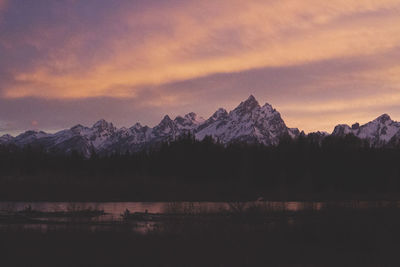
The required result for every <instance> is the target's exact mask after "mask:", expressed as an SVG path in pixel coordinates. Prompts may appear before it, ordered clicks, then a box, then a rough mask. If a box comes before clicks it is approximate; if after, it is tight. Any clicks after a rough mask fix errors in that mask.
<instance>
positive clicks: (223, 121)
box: [195, 95, 299, 145]
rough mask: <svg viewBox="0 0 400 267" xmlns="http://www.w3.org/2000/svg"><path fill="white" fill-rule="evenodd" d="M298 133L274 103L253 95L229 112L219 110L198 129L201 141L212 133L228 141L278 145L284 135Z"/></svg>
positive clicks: (223, 141)
mask: <svg viewBox="0 0 400 267" xmlns="http://www.w3.org/2000/svg"><path fill="white" fill-rule="evenodd" d="M298 132H299V131H298V130H297V129H295V130H292V129H289V128H287V127H286V125H285V122H284V121H283V120H282V118H281V115H280V114H279V112H278V111H276V110H275V109H274V108H272V106H271V105H269V104H265V105H264V106H260V105H259V103H258V102H257V100H256V99H255V98H254V96H252V95H251V96H250V97H249V98H248V99H247V100H246V101H243V102H241V103H240V104H239V106H237V107H236V108H235V109H234V110H232V111H231V112H229V113H227V112H226V111H225V110H224V109H219V110H218V111H217V112H215V113H214V114H213V115H212V116H211V117H210V118H209V119H208V120H207V121H205V122H204V124H203V125H201V127H199V128H198V129H197V130H196V131H195V136H196V138H197V139H199V140H202V139H203V138H204V137H205V136H212V137H213V138H214V139H216V140H219V141H220V142H222V143H224V144H226V143H230V142H238V141H239V142H251V143H262V144H265V145H276V144H278V142H279V139H280V138H281V137H283V136H285V135H292V136H296V135H298Z"/></svg>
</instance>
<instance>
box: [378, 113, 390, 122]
mask: <svg viewBox="0 0 400 267" xmlns="http://www.w3.org/2000/svg"><path fill="white" fill-rule="evenodd" d="M374 121H376V122H379V123H382V124H385V123H386V122H387V121H391V118H390V116H389V115H388V114H386V113H385V114H382V115H381V116H379V117H378V118H376V119H375V120H374Z"/></svg>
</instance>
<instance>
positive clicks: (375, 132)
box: [332, 114, 400, 147]
mask: <svg viewBox="0 0 400 267" xmlns="http://www.w3.org/2000/svg"><path fill="white" fill-rule="evenodd" d="M347 134H353V135H354V136H357V137H358V138H361V139H365V140H368V141H369V143H370V144H371V145H372V146H376V147H379V146H383V145H385V144H390V143H395V142H397V141H398V140H399V137H400V122H396V121H393V120H392V119H391V118H390V117H389V115H387V114H383V115H381V116H379V117H378V118H376V119H375V120H373V121H370V122H368V123H366V124H364V125H361V126H360V125H359V124H358V123H355V124H353V125H352V126H351V127H350V126H349V125H346V124H340V125H337V126H336V127H335V129H334V130H333V132H332V135H334V136H344V135H347Z"/></svg>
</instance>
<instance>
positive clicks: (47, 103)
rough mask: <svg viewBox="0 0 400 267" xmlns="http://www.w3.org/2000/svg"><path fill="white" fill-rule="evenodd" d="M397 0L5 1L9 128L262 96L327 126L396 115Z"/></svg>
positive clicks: (286, 113)
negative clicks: (325, 0) (383, 115)
mask: <svg viewBox="0 0 400 267" xmlns="http://www.w3.org/2000/svg"><path fill="white" fill-rule="evenodd" d="M399 14H400V2H399V1H398V0H380V1H376V0H367V1H364V2H359V1H355V0H346V1H343V0H333V1H329V2H321V1H317V0H307V1H301V2H299V1H292V0H283V1H279V2H274V1H272V2H269V1H267V2H266V1H260V0H252V1H245V2H243V1H238V0H233V1H232V0H229V1H228V0H219V1H204V2H201V3H198V2H197V1H191V0H190V1H182V0H172V1H168V3H166V2H165V1H160V0H151V1H145V0H135V1H129V0H117V1H112V2H111V1H107V0H97V1H69V0H62V1H34V2H33V1H29V0H19V1H11V0H0V57H1V58H2V60H1V61H0V136H1V135H4V134H11V135H14V136H15V135H17V134H18V133H22V132H25V131H27V130H30V129H40V130H43V131H46V132H55V131H58V130H62V129H67V128H70V127H72V126H74V125H76V124H82V125H92V124H93V123H94V122H96V121H98V120H99V119H101V118H103V119H105V120H107V121H110V122H112V123H113V124H114V125H116V126H118V128H120V127H122V126H126V127H130V126H129V125H133V124H135V123H136V122H140V123H141V124H143V125H149V126H150V127H153V126H154V125H157V124H158V123H159V121H160V119H161V118H162V117H163V116H164V115H165V114H168V115H169V116H170V117H171V118H174V117H176V116H178V115H182V114H187V113H189V112H195V113H196V114H198V115H200V116H202V117H204V118H208V117H209V116H211V115H212V114H213V113H214V111H215V110H217V109H218V108H220V107H223V108H225V109H226V110H232V109H233V108H234V107H236V106H237V103H240V101H242V100H243V99H245V98H246V96H248V95H250V94H253V95H255V96H257V99H258V100H259V102H260V103H265V102H267V103H270V104H271V105H273V107H274V108H275V109H276V110H278V111H279V113H280V114H281V117H282V118H283V120H284V121H285V123H286V125H287V126H288V127H290V128H298V129H299V130H304V131H305V132H307V133H309V132H315V131H326V132H329V133H331V132H332V131H333V129H334V127H335V126H336V125H338V124H348V125H351V124H353V123H355V122H359V123H360V124H364V123H367V122H369V121H371V120H373V119H374V118H376V117H378V116H380V115H381V114H385V113H387V114H390V116H391V117H392V119H394V120H396V119H397V120H400V106H399V105H398V103H399V101H400V79H399V77H400V63H399V62H398V60H397V59H398V58H399V57H400V16H399Z"/></svg>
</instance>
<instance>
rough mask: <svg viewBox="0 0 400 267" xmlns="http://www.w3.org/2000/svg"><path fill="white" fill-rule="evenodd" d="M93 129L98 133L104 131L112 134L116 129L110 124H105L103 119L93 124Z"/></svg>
mask: <svg viewBox="0 0 400 267" xmlns="http://www.w3.org/2000/svg"><path fill="white" fill-rule="evenodd" d="M93 129H96V130H98V131H100V132H102V131H105V130H109V131H112V132H114V131H115V130H116V128H115V127H114V125H113V124H112V123H111V122H107V121H106V120H104V119H101V120H99V121H97V122H96V123H95V124H93Z"/></svg>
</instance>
